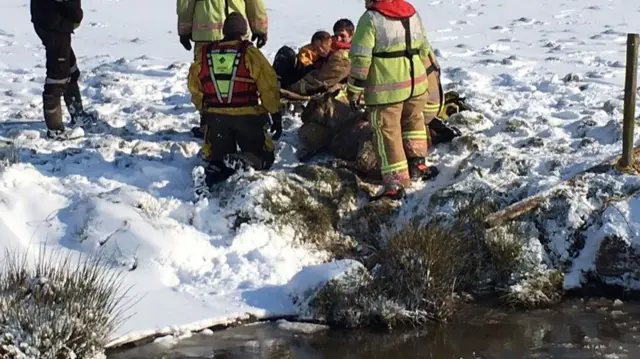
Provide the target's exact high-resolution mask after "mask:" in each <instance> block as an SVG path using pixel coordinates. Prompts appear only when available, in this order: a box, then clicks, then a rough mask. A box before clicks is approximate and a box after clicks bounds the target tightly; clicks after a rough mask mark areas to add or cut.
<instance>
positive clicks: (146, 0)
mask: <svg viewBox="0 0 640 359" xmlns="http://www.w3.org/2000/svg"><path fill="white" fill-rule="evenodd" d="M266 2H267V4H268V8H269V25H270V28H269V42H268V44H267V46H266V47H265V48H264V49H263V52H264V53H265V55H267V57H268V58H269V59H272V58H273V55H274V54H275V52H276V51H277V49H278V48H279V47H280V46H282V45H285V44H287V45H293V46H301V45H304V44H305V43H306V42H307V41H308V40H309V38H310V37H311V35H312V33H313V32H314V31H316V30H318V29H325V30H330V29H331V26H332V25H333V23H334V22H335V21H336V20H337V19H339V18H341V17H347V18H350V19H352V21H354V23H355V22H356V21H357V19H358V17H359V16H360V14H361V13H362V11H363V3H362V1H356V0H353V1H351V0H350V1H344V0H325V1H321V2H315V3H314V2H310V3H304V4H303V3H301V2H300V1H293V0H266ZM414 4H415V5H416V7H417V8H418V10H419V11H420V13H421V15H422V17H423V18H424V19H425V23H426V26H427V30H428V31H429V37H430V39H431V41H432V43H433V46H434V47H435V48H436V49H437V55H438V56H439V61H440V64H441V65H442V66H443V67H444V74H443V82H444V84H445V87H446V89H455V90H457V91H459V92H461V93H462V94H463V95H465V96H466V97H467V99H468V102H469V103H470V104H471V105H472V106H473V107H475V108H476V109H477V110H478V112H480V113H482V114H483V116H484V118H483V119H482V121H475V122H473V123H467V124H466V126H465V127H464V128H463V130H464V131H465V133H473V134H474V136H475V141H476V144H477V145H478V146H480V147H481V149H482V153H483V154H484V155H485V156H484V157H483V158H481V159H477V158H476V159H474V160H473V164H474V166H475V167H474V168H476V170H477V172H478V176H481V178H482V181H484V182H486V183H488V184H490V185H492V186H495V187H500V186H501V185H503V184H504V183H512V182H514V181H516V180H518V181H520V182H521V183H522V184H523V186H524V187H523V188H525V187H526V191H527V192H528V194H529V195H533V194H535V193H537V192H539V191H542V190H545V189H548V188H550V187H551V186H553V185H555V184H557V183H560V182H561V181H562V180H565V179H567V178H569V177H570V176H572V175H574V174H576V173H578V172H580V171H581V170H584V169H587V168H589V167H591V166H593V165H595V164H598V163H600V162H601V161H602V160H604V159H607V158H611V156H613V155H615V154H617V153H618V152H619V151H620V149H621V143H622V142H621V119H622V113H621V110H622V94H623V86H624V71H625V70H624V64H625V41H626V33H627V32H633V31H638V28H637V23H638V19H639V18H640V3H638V2H637V1H635V0H610V1H596V0H567V1H563V2H557V1H537V2H536V1H533V2H518V1H507V0H484V1H478V0H463V1H460V0H438V1H430V2H422V1H414ZM84 6H85V20H84V22H83V24H82V26H81V27H80V28H79V29H78V30H77V34H75V35H74V37H73V46H74V50H75V52H76V54H77V57H78V62H79V66H80V68H81V70H82V71H83V73H82V77H81V84H80V86H81V89H82V93H83V95H84V102H85V106H86V107H87V108H89V109H92V110H96V111H97V112H98V114H99V116H100V121H101V122H103V123H100V124H98V125H96V126H95V127H89V128H87V129H85V131H86V133H87V134H86V137H85V138H82V139H78V140H73V141H70V142H54V141H49V140H47V139H45V138H44V131H45V126H44V123H43V121H42V117H41V104H42V100H41V91H42V84H43V83H44V78H45V70H44V50H43V48H42V46H41V44H40V42H39V40H38V38H37V36H36V35H35V33H34V31H33V28H32V25H31V23H30V19H29V7H28V4H26V3H25V2H24V1H18V0H4V1H3V3H2V5H0V9H1V10H2V11H1V12H0V93H1V95H0V136H1V137H5V138H9V139H12V140H14V141H15V144H16V146H17V148H18V150H17V151H18V159H19V163H17V164H15V165H12V166H10V167H8V168H6V169H4V170H3V171H2V172H1V173H0V231H1V233H2V239H1V240H0V247H11V248H21V249H27V248H29V247H30V246H31V247H32V248H33V247H34V246H38V245H39V244H41V243H47V245H48V246H50V247H51V248H62V249H64V250H68V251H80V252H88V251H91V250H94V249H97V248H102V249H103V250H105V251H108V252H110V253H115V257H114V263H115V264H117V265H119V267H120V268H123V269H125V270H129V272H128V273H127V275H126V277H125V278H126V281H127V283H128V284H131V285H133V289H132V292H131V296H132V297H135V298H136V299H137V300H136V302H135V305H134V306H133V307H132V308H131V309H130V311H129V312H128V313H129V315H130V316H131V317H130V318H129V319H128V321H127V322H126V323H125V324H124V325H123V326H122V327H121V328H120V329H119V331H118V332H117V333H116V335H115V336H114V337H113V342H112V344H114V345H115V344H118V343H124V342H127V341H131V340H135V339H137V338H141V337H144V336H146V335H149V334H153V333H172V332H183V331H189V330H201V329H203V328H206V327H208V326H211V325H213V324H217V323H224V322H226V321H231V320H234V319H235V318H238V317H243V316H246V315H248V314H247V313H250V314H252V315H256V316H259V317H264V316H270V315H283V314H292V313H295V310H296V309H295V307H294V304H293V303H292V301H291V299H290V296H289V294H290V292H291V291H296V292H297V291H299V290H301V288H300V286H303V287H304V285H305V284H306V285H308V286H309V287H314V286H316V285H317V284H318V280H320V279H323V278H324V279H329V278H330V276H329V274H331V275H334V274H340V273H342V272H343V271H345V270H347V269H348V268H349V267H350V266H352V265H353V264H352V263H350V262H348V261H336V262H332V263H330V264H323V263H324V262H325V261H326V253H323V252H322V251H311V250H308V249H305V248H303V247H301V246H299V245H296V244H294V241H293V240H292V238H293V236H294V234H293V233H291V232H290V231H278V230H275V229H274V228H271V227H269V226H268V225H267V224H265V223H249V224H243V225H241V226H239V227H238V228H237V230H235V229H234V228H233V227H234V226H235V225H234V223H233V219H232V215H233V214H234V213H237V212H238V211H254V212H255V211H260V209H259V208H256V206H255V202H254V199H255V198H257V197H259V196H260V195H261V193H262V192H263V191H264V190H265V188H273V186H277V182H275V181H268V180H267V181H262V182H255V183H254V184H253V185H251V186H249V187H248V188H247V189H246V195H245V196H240V197H233V198H232V199H231V200H230V201H224V202H223V201H221V200H218V199H215V198H214V199H212V200H211V201H210V202H209V203H199V204H193V203H192V201H191V200H192V192H191V189H190V185H191V168H192V167H193V166H194V165H195V164H196V163H198V158H197V152H198V149H199V141H197V140H195V139H194V138H192V137H191V134H190V132H189V130H190V128H191V127H192V126H194V125H196V124H197V123H198V115H197V113H196V111H195V109H194V108H193V106H192V105H191V103H190V101H189V94H188V91H187V88H186V76H187V71H188V66H189V61H190V60H191V59H192V53H191V52H187V51H185V50H184V49H183V48H182V46H181V45H180V43H179V41H178V36H177V35H176V16H175V8H174V6H175V3H174V2H168V1H163V2H158V1H151V0H137V1H135V2H133V1H119V0H94V1H92V2H88V3H86V4H84ZM570 73H573V74H575V75H577V76H569V77H567V78H565V76H566V75H568V74H570ZM636 112H637V113H640V111H638V110H636ZM287 125H288V129H287V131H286V133H285V134H284V136H283V138H282V139H281V141H280V142H279V143H278V144H277V152H278V154H277V162H276V165H275V166H274V171H287V170H288V169H289V168H291V167H292V166H294V165H295V164H296V163H295V152H296V150H297V148H298V144H297V140H296V132H295V130H296V128H297V127H298V126H299V125H300V122H299V119H296V118H294V119H289V120H288V121H287ZM636 138H637V136H636ZM469 154H470V152H469V150H468V149H467V148H465V147H464V146H459V143H458V145H456V144H455V143H454V144H452V145H451V146H441V147H438V148H435V149H433V150H432V152H431V154H430V157H429V159H430V160H431V161H432V162H434V163H435V164H436V165H438V166H439V167H440V168H441V175H440V177H439V178H438V179H437V180H436V181H434V182H432V183H429V184H426V185H421V186H420V187H419V188H418V189H417V190H416V191H412V195H413V198H412V199H411V200H410V204H409V206H408V207H416V206H421V205H425V204H426V199H427V198H428V195H429V194H430V193H431V192H433V190H434V189H436V188H440V187H442V186H444V185H446V184H448V183H452V182H455V181H456V179H455V178H454V175H455V173H456V170H457V169H458V168H459V166H460V164H461V163H463V161H468V160H469V159H468V156H469ZM494 155H495V156H494ZM492 156H494V157H492ZM507 157H508V159H509V161H510V162H509V163H510V164H511V165H512V166H514V170H513V171H510V172H508V173H509V175H505V172H504V171H493V170H492V167H494V164H495V163H496V161H500V160H504V159H505V158H507ZM618 181H619V183H620V185H622V184H624V183H627V182H629V181H631V182H634V178H633V177H632V176H626V177H625V176H621V177H620V178H619V179H618ZM525 185H526V186H525ZM582 206H583V207H585V206H586V207H588V206H589V204H588V203H585V204H583V205H582ZM583 207H580V206H578V208H583ZM616 208H617V209H618V210H616ZM616 208H614V207H610V208H608V209H607V211H606V213H605V214H604V216H605V217H606V218H609V219H610V220H611V221H610V222H609V223H610V224H609V225H606V226H604V227H602V228H601V229H600V230H599V231H598V230H595V229H594V233H592V234H593V236H592V237H590V238H589V239H587V245H586V247H585V251H584V252H583V253H581V255H580V257H578V259H579V260H578V261H576V263H575V264H574V268H573V269H572V273H571V275H569V276H568V277H567V281H568V282H567V283H566V285H567V287H572V286H577V285H579V282H580V280H579V276H580V272H579V271H580V270H581V269H588V268H590V266H592V265H593V262H594V259H593V256H595V251H596V250H597V248H598V243H599V242H598V241H601V240H602V238H603V237H604V234H603V233H601V232H602V231H606V232H607V233H617V234H620V235H621V236H622V237H624V238H625V240H627V241H630V242H633V243H635V242H637V241H638V240H637V237H638V235H637V233H638V230H639V229H638V225H637V222H638V221H637V217H638V216H639V214H638V212H640V202H639V201H638V199H637V198H636V197H634V198H632V199H630V200H629V201H624V202H623V204H621V205H618V206H617V207H616ZM256 215H257V216H260V213H258V214H256ZM577 216H578V217H579V215H577ZM550 225H551V226H552V225H553V224H550ZM621 233H622V234H621ZM563 241H564V238H562V236H561V233H560V234H559V235H558V239H557V241H556V242H554V243H553V244H552V246H556V247H558V248H559V247H561V246H562V243H564V242H563ZM540 250H541V251H542V249H540ZM315 265H322V266H320V267H317V268H315V267H312V266H315ZM310 268H311V269H310ZM313 268H315V269H313ZM321 271H325V272H324V274H323V273H321ZM305 273H309V275H308V276H305V275H304V274H305ZM292 279H294V281H293V282H292V283H289V281H290V280H292ZM291 288H295V290H293V289H291Z"/></svg>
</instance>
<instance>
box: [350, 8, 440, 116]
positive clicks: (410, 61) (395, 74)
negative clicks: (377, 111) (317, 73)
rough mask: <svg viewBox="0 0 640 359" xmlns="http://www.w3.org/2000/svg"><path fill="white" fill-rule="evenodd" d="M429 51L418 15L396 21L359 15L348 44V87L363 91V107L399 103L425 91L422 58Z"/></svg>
mask: <svg viewBox="0 0 640 359" xmlns="http://www.w3.org/2000/svg"><path fill="white" fill-rule="evenodd" d="M429 51H431V49H430V44H429V42H428V40H427V37H426V33H425V32H424V28H423V24H422V20H421V19H420V15H418V13H415V14H414V15H413V16H411V17H409V18H407V19H403V20H395V19H389V18H387V17H385V16H384V15H382V14H381V13H379V12H377V11H375V10H368V11H366V12H365V13H364V15H362V17H361V18H360V20H359V21H358V25H357V26H356V33H355V34H354V38H353V41H352V43H351V51H350V59H351V74H350V85H351V86H353V87H355V88H362V89H364V99H365V103H366V104H368V105H382V104H389V103H398V102H403V101H406V100H408V99H409V98H411V97H414V96H418V95H421V94H423V93H425V92H426V91H427V86H428V79H427V77H428V75H429V74H430V73H431V72H433V71H434V70H435V68H434V69H429V70H427V69H425V67H424V65H423V63H422V57H424V56H427V53H428V52H429Z"/></svg>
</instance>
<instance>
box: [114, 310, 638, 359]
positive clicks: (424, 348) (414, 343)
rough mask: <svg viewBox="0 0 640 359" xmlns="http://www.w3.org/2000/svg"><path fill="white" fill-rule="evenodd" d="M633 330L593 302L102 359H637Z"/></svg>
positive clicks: (211, 340) (245, 333) (220, 338)
mask: <svg viewBox="0 0 640 359" xmlns="http://www.w3.org/2000/svg"><path fill="white" fill-rule="evenodd" d="M639 330H640V304H638V303H632V304H630V303H622V302H613V301H611V300H605V299H600V300H586V301H571V302H567V303H565V304H563V305H562V306H561V307H559V308H555V309H552V310H536V311H531V312H527V313H508V312H505V311H501V310H484V309H478V308H474V309H472V310H471V311H470V312H468V313H464V315H463V320H461V321H456V322H453V323H451V324H450V325H449V326H448V327H446V328H441V329H438V328H434V329H432V330H425V331H412V332H404V333H393V334H381V333H371V332H361V331H348V332H345V331H334V330H328V329H326V328H325V327H322V326H314V325H308V324H297V323H289V322H286V321H279V322H275V323H266V324H255V325H250V326H245V327H238V328H233V329H228V330H225V331H220V332H215V333H214V332H208V333H206V334H197V335H193V336H191V337H189V338H186V339H182V340H180V341H177V340H175V339H173V338H170V337H167V338H161V339H158V340H156V342H155V343H153V344H148V345H144V346H141V347H138V348H135V349H130V350H127V351H124V352H121V353H112V354H109V355H108V356H107V358H109V359H132V358H139V359H142V358H166V359H170V358H171V359H173V358H238V359H239V358H243V359H245V358H246V359H248V358H302V359H311V358H314V359H315V358H346V357H348V358H363V359H364V358H366V359H371V358H383V359H387V358H388V359H392V358H473V359H476V358H477V359H480V358H576V359H577V358H607V359H614V358H638V357H640V332H639Z"/></svg>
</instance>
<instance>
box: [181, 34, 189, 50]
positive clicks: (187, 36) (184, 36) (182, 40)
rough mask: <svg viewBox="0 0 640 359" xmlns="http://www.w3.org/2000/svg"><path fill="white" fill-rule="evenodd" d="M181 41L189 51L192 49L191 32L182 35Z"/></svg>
mask: <svg viewBox="0 0 640 359" xmlns="http://www.w3.org/2000/svg"><path fill="white" fill-rule="evenodd" d="M180 43H181V44H182V46H183V47H184V48H185V49H186V50H187V51H191V34H186V35H180Z"/></svg>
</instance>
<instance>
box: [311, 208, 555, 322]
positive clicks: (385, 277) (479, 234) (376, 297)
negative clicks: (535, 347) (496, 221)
mask: <svg viewBox="0 0 640 359" xmlns="http://www.w3.org/2000/svg"><path fill="white" fill-rule="evenodd" d="M481 197H482V199H480V198H481ZM486 198H487V197H484V196H477V199H472V200H470V201H468V202H467V203H466V204H465V205H463V206H462V207H460V209H458V210H457V211H456V212H455V213H454V214H453V215H451V216H449V217H446V216H439V217H434V218H433V219H431V220H430V221H428V222H427V223H426V224H423V223H421V219H422V218H415V219H413V220H411V221H409V222H407V223H406V224H405V225H404V226H402V227H401V228H400V229H399V230H397V231H395V232H392V233H391V234H390V235H388V236H387V238H385V240H384V242H383V243H384V244H383V245H382V246H380V247H379V248H377V252H376V253H375V257H376V259H375V261H374V263H375V265H373V266H370V267H371V268H372V270H371V273H370V274H369V273H360V274H352V275H351V276H350V278H349V279H346V280H345V279H341V280H339V281H338V280H336V281H332V282H330V283H329V284H328V285H327V286H326V287H325V288H324V289H322V290H321V291H320V293H319V295H318V296H317V298H316V300H315V301H312V302H311V303H310V306H311V307H312V309H313V310H314V311H315V313H316V314H317V315H318V316H319V317H321V318H325V319H326V320H327V321H328V322H330V323H333V324H336V325H340V326H346V327H362V326H384V327H387V328H390V327H394V326H397V325H406V324H409V325H414V326H419V325H423V324H425V323H427V322H433V321H435V322H446V321H447V320H448V319H450V318H451V316H452V315H454V314H455V312H456V307H457V304H458V302H459V298H461V297H463V296H462V295H461V294H466V293H473V294H492V293H493V294H496V295H498V296H500V294H501V293H502V294H503V293H504V290H505V288H510V287H512V286H514V285H515V284H516V283H517V281H518V280H519V279H520V278H523V276H522V273H525V272H527V271H528V270H530V268H529V265H530V263H529V261H528V260H527V253H526V251H525V249H526V243H525V238H526V236H525V235H524V233H523V229H522V228H521V226H520V225H518V224H517V223H509V224H505V225H504V226H502V227H498V228H495V229H490V230H487V229H486V228H485V226H484V219H485V218H486V216H487V215H488V214H489V213H493V211H495V210H496V206H495V205H494V204H492V203H491V202H488V201H487V200H486ZM531 278H537V277H531ZM527 280H528V282H527V283H531V285H533V284H534V283H536V282H535V281H534V280H533V279H527ZM543 282H544V283H548V282H549V281H542V282H540V283H543ZM551 282H552V283H553V284H550V285H545V286H543V287H544V289H545V290H544V291H543V292H544V293H546V294H545V295H546V297H547V298H550V299H552V300H555V298H556V296H554V295H553V294H552V291H547V290H546V289H553V290H555V288H556V287H557V286H556V284H557V281H555V280H553V281H551ZM551 282H549V283H551ZM539 287H540V286H537V287H536V288H539ZM540 292H541V291H539V290H536V291H535V292H532V293H533V294H536V293H540ZM514 293H515V292H514ZM464 297H467V296H464ZM509 298H510V300H513V301H516V300H517V301H521V302H522V303H530V304H531V303H534V304H535V303H539V300H538V299H540V300H541V299H542V298H543V296H539V295H537V294H536V296H535V298H538V299H535V298H534V296H531V297H529V296H527V295H526V293H525V292H521V293H520V294H518V296H516V295H511V296H510V297H509ZM532 298H534V299H535V300H533V299H532Z"/></svg>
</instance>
